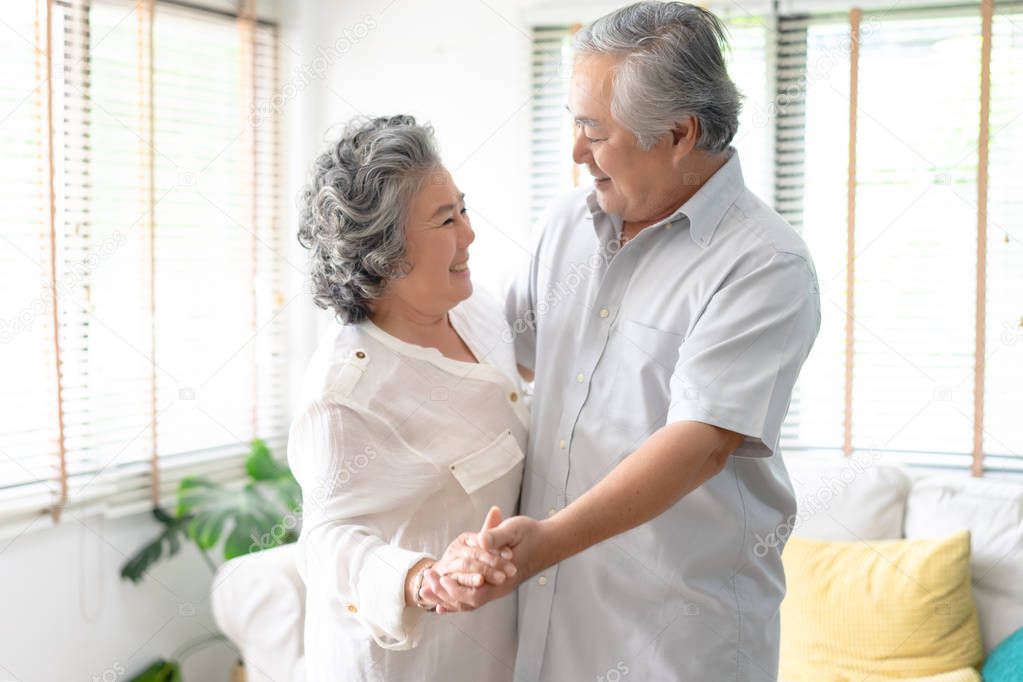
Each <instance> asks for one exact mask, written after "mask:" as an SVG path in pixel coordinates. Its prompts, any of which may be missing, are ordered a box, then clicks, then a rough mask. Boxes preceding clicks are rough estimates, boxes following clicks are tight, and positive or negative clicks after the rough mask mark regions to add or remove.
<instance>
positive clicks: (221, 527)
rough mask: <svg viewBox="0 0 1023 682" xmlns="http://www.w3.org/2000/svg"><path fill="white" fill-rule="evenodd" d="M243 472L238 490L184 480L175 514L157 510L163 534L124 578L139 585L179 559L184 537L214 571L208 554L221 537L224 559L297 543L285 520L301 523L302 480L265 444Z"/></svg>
mask: <svg viewBox="0 0 1023 682" xmlns="http://www.w3.org/2000/svg"><path fill="white" fill-rule="evenodd" d="M245 471H246V472H247V473H248V475H249V482H248V483H247V484H246V485H245V486H244V487H242V488H240V489H239V488H235V487H227V486H224V485H221V484H219V483H215V482H212V481H209V480H207V479H205V478H201V477H194V476H193V477H189V478H186V479H185V480H183V481H182V482H181V484H180V485H179V486H178V505H177V509H176V510H175V514H173V515H171V514H168V513H167V512H166V511H164V510H163V509H160V508H155V509H153V515H154V516H155V517H156V520H157V521H158V522H160V523H161V524H162V525H163V529H162V531H161V532H160V534H159V535H158V536H156V537H155V538H153V540H151V541H150V542H149V543H148V544H146V545H145V546H143V547H142V548H141V549H140V550H139V551H138V552H136V553H135V555H134V556H132V557H131V558H129V559H128V561H127V562H125V564H124V566H122V567H121V577H122V578H126V579H128V580H131V581H132V582H138V581H139V580H141V579H142V577H143V576H144V575H145V573H146V571H148V570H149V569H150V567H152V565H153V564H155V563H156V562H157V561H159V560H160V559H162V558H164V557H171V556H173V555H174V554H176V553H177V552H178V550H180V548H181V541H182V539H183V538H187V539H190V540H192V541H194V542H195V544H196V545H197V546H198V547H199V549H200V550H201V551H202V557H203V559H205V560H206V561H207V563H208V564H209V565H210V568H211V570H215V568H216V567H215V566H214V565H213V563H212V562H211V561H210V560H209V557H208V556H207V555H206V552H207V550H209V549H212V548H213V547H215V546H216V545H217V543H219V542H220V540H221V538H224V558H225V559H233V558H234V557H237V556H241V555H243V554H248V553H249V552H252V551H256V550H259V549H265V548H268V547H276V546H277V545H283V544H287V543H289V542H294V541H295V540H296V539H297V537H298V536H297V534H296V533H295V532H294V531H293V530H292V528H294V527H295V526H296V525H297V523H285V521H286V520H295V521H297V515H298V514H297V512H298V509H299V508H300V507H301V488H300V487H299V485H298V481H296V480H295V477H294V476H292V475H291V471H290V470H289V469H288V467H287V466H286V465H284V464H282V463H281V462H278V461H277V460H276V459H274V458H273V456H272V455H271V454H270V450H269V448H267V446H266V443H264V442H263V441H261V440H254V441H253V442H252V451H251V452H250V454H249V456H248V457H247V458H246V460H245ZM225 533H226V537H225Z"/></svg>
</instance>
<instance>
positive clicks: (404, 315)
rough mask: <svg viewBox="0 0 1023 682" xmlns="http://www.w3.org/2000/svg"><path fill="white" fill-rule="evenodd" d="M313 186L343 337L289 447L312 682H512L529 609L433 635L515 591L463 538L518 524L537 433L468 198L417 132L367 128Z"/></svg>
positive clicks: (496, 609) (498, 608) (350, 138)
mask: <svg viewBox="0 0 1023 682" xmlns="http://www.w3.org/2000/svg"><path fill="white" fill-rule="evenodd" d="M312 174H313V177H312V182H311V184H310V185H309V186H308V187H307V188H306V189H305V191H304V195H303V201H304V208H303V212H302V218H301V227H300V230H299V241H300V242H301V243H302V244H303V246H305V247H306V248H308V249H309V250H310V252H311V260H312V283H313V299H314V301H315V302H316V304H317V305H319V306H320V307H322V308H330V309H332V310H333V311H334V312H335V313H336V317H337V319H338V322H339V324H337V325H331V326H330V328H329V329H328V330H327V333H326V334H325V336H324V337H323V339H322V341H321V343H320V345H319V348H318V350H317V351H316V353H315V355H314V357H313V359H312V360H311V362H310V365H309V368H308V370H307V374H306V379H305V389H304V403H303V404H304V408H303V409H302V411H301V412H300V414H299V415H298V417H297V418H296V419H295V421H294V423H293V424H292V427H291V433H290V437H289V443H288V460H289V462H290V464H291V466H292V469H293V470H294V472H295V475H296V477H297V478H298V480H299V482H300V483H301V485H302V493H303V499H304V519H303V527H302V532H301V537H300V538H299V541H298V549H299V559H298V568H299V572H300V573H301V574H302V577H303V579H304V580H305V583H306V587H307V599H306V604H307V606H306V621H305V651H306V667H307V678H308V680H310V682H321V681H324V682H325V681H327V680H330V681H332V682H333V681H334V680H345V681H346V682H351V681H355V680H387V681H389V682H390V681H398V680H409V681H411V680H417V681H421V680H445V681H446V682H451V681H454V682H457V681H459V680H491V681H494V680H511V679H512V665H513V662H514V657H515V638H516V632H515V609H516V605H515V601H514V600H513V599H506V600H502V601H501V602H499V603H496V604H494V605H492V606H490V607H488V608H486V609H481V610H479V611H472V612H464V613H455V614H453V615H450V616H445V617H444V618H438V617H436V616H431V615H427V613H428V612H430V611H434V610H436V609H437V607H438V606H439V607H440V610H441V611H461V610H462V609H463V607H465V608H471V607H472V606H474V604H472V597H471V594H472V592H473V590H474V589H475V588H476V587H479V586H482V585H483V582H484V581H486V582H488V583H491V584H494V585H498V584H500V583H502V582H504V581H505V580H508V579H509V578H510V577H511V575H514V573H515V571H516V569H515V566H514V565H513V564H512V562H511V561H510V560H509V559H511V558H512V555H511V552H510V551H509V550H507V549H505V550H504V551H503V552H498V551H496V550H495V551H491V552H483V551H482V550H480V549H477V548H475V547H469V546H468V545H467V544H466V537H467V536H468V534H466V535H463V536H462V537H459V536H458V535H459V532H460V531H465V530H468V529H471V528H480V526H481V524H483V526H484V527H485V528H488V527H493V526H495V525H496V524H497V523H498V522H499V521H500V519H499V513H496V510H493V509H492V506H494V505H496V506H498V507H500V508H501V509H503V510H505V511H506V512H511V511H512V510H514V509H515V507H516V505H517V502H518V496H519V488H520V484H521V477H522V469H523V448H524V446H525V438H526V432H527V424H528V412H527V408H526V407H525V405H524V402H523V400H522V398H521V394H520V384H519V380H518V375H517V372H516V365H515V359H514V355H513V352H512V348H511V345H510V342H509V341H508V340H507V339H509V338H510V334H508V333H507V332H506V329H507V327H506V323H505V322H504V319H503V317H502V315H501V312H500V309H499V307H498V306H497V305H496V303H492V302H491V301H489V300H487V299H485V298H484V297H483V296H482V295H481V294H480V293H474V292H473V286H472V282H471V280H470V276H469V267H468V261H469V252H468V248H469V245H470V244H471V243H472V241H473V238H474V234H473V231H472V227H471V226H470V224H469V218H468V214H467V212H466V207H465V196H464V194H462V193H461V192H459V190H458V187H457V186H456V185H455V182H454V180H453V179H452V177H451V175H450V174H449V173H448V171H447V170H445V168H444V166H443V165H442V164H441V160H440V158H439V156H438V154H437V151H436V148H435V145H434V140H433V136H432V131H431V130H430V129H429V128H428V127H424V126H421V125H417V124H416V122H415V120H414V119H413V118H412V117H410V116H395V117H391V118H376V119H373V120H361V121H358V122H355V123H353V124H351V125H350V126H349V127H348V129H347V130H346V131H345V132H344V134H343V135H342V136H341V139H339V140H337V141H336V142H334V143H333V144H331V145H330V147H329V148H328V149H327V150H326V151H325V152H324V153H323V154H321V155H320V156H319V157H318V158H317V159H316V161H315V163H314V165H313V171H312ZM488 509H490V510H491V514H490V516H489V517H488V518H487V522H486V523H485V524H484V517H487V516H488V514H487V512H488ZM466 594H469V595H470V596H469V597H466V596H465V595H466ZM453 595H458V596H453Z"/></svg>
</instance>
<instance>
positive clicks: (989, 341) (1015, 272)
mask: <svg viewBox="0 0 1023 682" xmlns="http://www.w3.org/2000/svg"><path fill="white" fill-rule="evenodd" d="M996 8H997V11H996V13H995V14H994V18H993V21H992V39H991V119H990V120H991V125H990V128H991V151H990V162H989V169H990V170H989V182H988V204H987V287H986V300H987V325H986V328H987V333H986V335H985V341H986V354H987V361H986V366H987V371H986V373H985V377H986V380H985V384H984V388H985V391H984V405H985V410H984V450H985V453H986V456H985V459H984V461H985V465H986V466H989V467H990V468H1007V469H1008V468H1011V469H1016V470H1018V469H1021V468H1023V460H1021V458H1020V457H1021V455H1023V191H1021V190H1023V165H1021V161H1020V160H1021V159H1023V116H1021V114H1023V8H1021V7H1020V6H1019V5H1016V6H1015V7H1013V6H1007V7H1002V6H1001V5H996Z"/></svg>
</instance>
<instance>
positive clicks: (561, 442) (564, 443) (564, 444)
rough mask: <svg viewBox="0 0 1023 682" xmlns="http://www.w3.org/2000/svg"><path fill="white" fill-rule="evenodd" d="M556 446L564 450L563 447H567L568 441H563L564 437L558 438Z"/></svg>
mask: <svg viewBox="0 0 1023 682" xmlns="http://www.w3.org/2000/svg"><path fill="white" fill-rule="evenodd" d="M558 447H559V448H561V449H562V450H564V449H565V448H566V447H568V443H566V442H565V439H564V438H562V439H561V440H560V441H559V442H558Z"/></svg>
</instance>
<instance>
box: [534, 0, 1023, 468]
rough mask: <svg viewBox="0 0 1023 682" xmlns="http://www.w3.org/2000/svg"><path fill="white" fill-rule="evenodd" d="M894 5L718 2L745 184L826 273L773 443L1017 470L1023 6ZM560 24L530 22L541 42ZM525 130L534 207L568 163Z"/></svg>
mask: <svg viewBox="0 0 1023 682" xmlns="http://www.w3.org/2000/svg"><path fill="white" fill-rule="evenodd" d="M875 4H876V3H875ZM897 4H898V7H892V6H890V5H889V4H888V3H882V4H881V5H879V7H881V8H880V9H877V10H874V9H872V6H868V7H867V8H866V9H865V10H862V11H861V10H859V9H855V8H853V7H851V6H850V5H848V4H843V3H840V2H834V1H831V0H791V1H790V2H787V3H782V5H781V13H780V14H777V15H771V14H770V13H767V12H765V13H764V15H763V16H759V17H752V16H750V15H749V14H746V13H744V12H741V11H738V12H737V11H734V9H733V10H732V11H731V12H729V11H728V9H727V8H726V10H725V11H723V12H719V14H721V15H722V16H723V17H724V18H725V20H726V23H727V24H728V26H729V30H730V33H731V44H732V49H731V55H730V62H729V69H730V72H731V73H732V75H733V78H734V79H735V80H736V82H737V84H738V85H739V87H740V90H742V91H743V92H744V93H745V94H746V96H747V97H746V101H745V103H744V112H743V118H742V120H741V123H740V128H739V132H738V135H737V136H736V139H735V142H734V144H735V145H736V146H737V148H738V149H739V153H740V157H741V158H742V161H743V170H744V174H745V176H746V180H747V184H748V185H749V186H750V187H751V189H752V190H753V191H754V192H756V193H757V194H758V195H759V196H761V197H762V198H764V199H765V200H767V201H769V202H773V205H774V207H775V209H776V210H777V211H779V213H781V214H782V215H783V216H785V217H786V219H787V220H789V222H790V223H791V224H792V225H793V226H794V227H795V228H796V229H797V230H798V231H800V233H801V234H802V235H803V237H804V239H805V240H806V242H807V244H808V246H809V248H810V250H811V252H812V253H813V256H814V259H815V262H816V266H817V271H818V276H819V278H820V282H821V298H822V316H823V321H822V328H821V331H820V335H819V337H818V340H817V343H816V345H815V347H814V350H813V352H812V354H811V356H810V357H809V359H808V360H807V363H806V365H805V367H804V369H803V372H802V374H801V377H800V381H799V384H798V385H797V387H796V390H795V392H794V395H793V402H792V405H791V407H790V410H789V418H788V420H787V423H786V425H785V428H784V431H783V446H784V447H785V449H786V450H787V451H790V452H794V451H798V450H803V451H807V452H822V451H835V452H842V453H845V454H852V453H853V452H856V451H860V450H872V451H879V452H881V453H883V455H884V456H885V457H886V458H888V459H889V460H890V461H902V462H907V463H914V464H921V465H926V466H931V467H947V468H960V469H962V468H971V469H972V470H973V472H974V473H975V474H977V475H979V474H980V473H982V472H984V471H1005V470H1020V469H1023V458H1021V457H1020V455H1021V454H1023V428H1021V426H1023V422H1021V419H1020V417H1021V414H1023V413H1021V412H1020V407H1019V406H1020V405H1021V404H1023V196H1021V195H1020V192H1019V187H1020V182H1021V180H1023V178H1021V176H1020V172H1019V171H1018V170H1017V169H1018V167H1019V164H1018V162H1017V161H1016V160H1018V159H1019V158H1020V156H1021V154H1023V115H1021V114H1020V112H1021V111H1023V66H1021V65H1023V6H1021V5H1020V4H1007V3H998V5H997V7H996V6H995V4H994V3H992V2H989V1H988V0H985V1H984V2H982V3H981V4H980V6H977V5H972V6H956V5H951V6H950V5H949V4H948V3H943V2H942V3H939V4H940V6H935V7H925V6H919V5H920V3H916V4H917V5H918V6H916V7H909V6H908V3H897ZM868 5H870V3H868ZM903 5H907V7H904V6H903ZM728 7H733V6H732V5H729V6H728ZM713 8H714V7H713V6H712V9H713ZM555 30H556V29H554V28H546V29H542V30H541V29H537V33H536V34H535V36H536V38H537V39H536V41H535V45H537V46H538V49H539V46H541V45H542V44H544V43H543V41H542V40H541V39H540V36H541V32H545V35H550V34H551V33H552V32H553V31H555ZM561 30H562V31H564V29H561ZM985 36H990V40H988V39H986V38H985ZM567 45H568V43H567V41H565V42H563V43H562V47H561V49H562V51H563V53H564V50H566V49H568V48H567ZM563 58H564V57H563ZM543 83H544V87H546V88H547V89H546V90H544V89H543V88H534V94H536V95H537V98H536V100H535V102H536V105H535V109H534V121H539V120H543V121H545V122H546V121H547V118H550V117H552V115H553V113H554V112H553V111H552V110H550V109H548V108H547V101H548V100H547V99H545V98H543V97H542V96H541V95H543V94H545V93H546V92H548V91H552V90H553V89H554V88H553V87H552V86H551V85H549V84H547V83H546V82H543ZM768 92H772V93H773V97H772V98H771V99H770V101H767V93H768ZM559 106H560V103H559ZM552 120H553V119H552ZM562 120H564V117H563V118H562ZM982 121H983V125H982ZM545 125H547V127H548V128H550V129H553V128H551V125H552V124H549V123H545ZM567 125H568V123H567V121H566V122H565V126H566V127H567ZM545 129H546V128H545ZM534 138H536V139H534V163H535V165H534V178H533V181H534V199H535V201H536V203H537V206H535V207H534V213H537V212H538V210H539V207H540V205H542V204H544V203H545V202H546V201H547V200H548V199H549V197H550V196H551V195H553V194H554V193H555V192H556V191H557V187H555V186H553V185H552V184H551V183H552V182H555V181H556V182H558V183H560V186H562V187H563V186H565V184H566V183H565V180H566V178H571V177H572V172H571V162H570V160H569V161H567V162H566V160H565V159H566V156H567V153H566V152H565V151H564V149H565V147H564V145H565V143H564V142H562V143H561V151H559V152H558V154H560V160H559V161H555V160H554V158H555V151H554V148H553V146H550V145H549V144H548V146H547V147H542V146H539V145H538V144H537V139H541V140H544V139H545V138H542V137H541V136H540V135H539V132H538V128H537V126H536V125H535V126H534ZM537 150H542V151H543V152H544V154H545V155H544V156H543V157H542V158H541V157H539V156H537ZM541 161H542V162H543V163H540V162H541ZM540 168H542V169H544V170H543V172H542V173H541V172H540V171H538V169H540ZM555 169H557V172H555ZM566 169H567V170H566ZM978 206H982V207H983V208H978ZM978 247H979V248H978Z"/></svg>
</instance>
